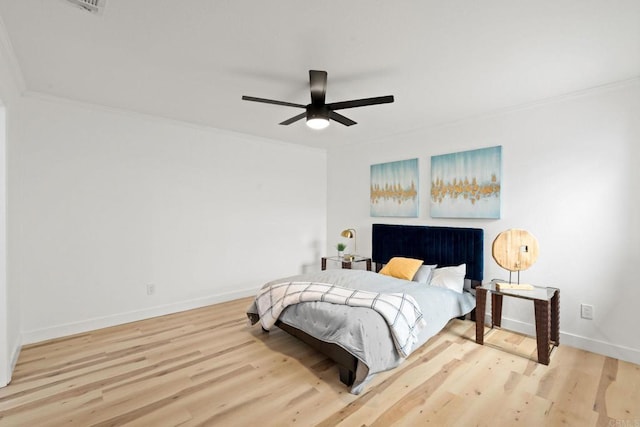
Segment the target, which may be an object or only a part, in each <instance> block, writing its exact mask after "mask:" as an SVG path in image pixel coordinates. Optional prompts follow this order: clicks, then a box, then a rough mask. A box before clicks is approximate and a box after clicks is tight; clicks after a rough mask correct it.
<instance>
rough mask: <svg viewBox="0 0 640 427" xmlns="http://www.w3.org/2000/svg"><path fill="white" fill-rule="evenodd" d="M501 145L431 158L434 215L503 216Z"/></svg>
mask: <svg viewBox="0 0 640 427" xmlns="http://www.w3.org/2000/svg"><path fill="white" fill-rule="evenodd" d="M501 174H502V146H497V147H490V148H481V149H478V150H471V151H462V152H459V153H452V154H443V155H440V156H432V157H431V216H432V217H433V218H493V219H497V218H500V206H501V201H500V189H501Z"/></svg>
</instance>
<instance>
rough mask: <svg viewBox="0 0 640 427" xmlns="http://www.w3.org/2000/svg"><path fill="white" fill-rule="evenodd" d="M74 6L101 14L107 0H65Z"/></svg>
mask: <svg viewBox="0 0 640 427" xmlns="http://www.w3.org/2000/svg"><path fill="white" fill-rule="evenodd" d="M67 1H68V2H69V3H71V4H72V5H74V6H77V7H79V8H81V9H83V10H86V11H87V12H91V13H94V14H96V15H101V14H102V12H103V11H104V4H105V2H106V1H107V0H67Z"/></svg>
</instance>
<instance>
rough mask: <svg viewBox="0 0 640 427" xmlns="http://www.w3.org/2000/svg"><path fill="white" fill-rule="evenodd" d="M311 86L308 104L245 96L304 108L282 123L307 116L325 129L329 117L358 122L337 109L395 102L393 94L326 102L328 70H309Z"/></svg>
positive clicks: (309, 121) (315, 126) (346, 122)
mask: <svg viewBox="0 0 640 427" xmlns="http://www.w3.org/2000/svg"><path fill="white" fill-rule="evenodd" d="M309 87H310V89H311V103H310V104H307V105H302V104H294V103H292V102H285V101H276V100H273V99H265V98H256V97H255V96H243V97H242V99H243V100H245V101H255V102H264V103H266V104H276V105H284V106H287V107H298V108H304V109H305V112H304V113H300V114H298V115H297V116H293V117H291V118H290V119H287V120H285V121H284V122H282V123H280V124H281V125H290V124H291V123H295V122H297V121H298V120H301V119H303V118H305V117H306V119H307V126H309V127H310V128H313V129H324V128H326V127H327V126H329V119H331V120H335V121H336V122H338V123H342V124H343V125H345V126H352V125H355V124H356V122H354V121H353V120H351V119H350V118H348V117H345V116H343V115H342V114H338V113H336V110H344V109H345V108H355V107H364V106H366V105H375V104H388V103H390V102H393V95H388V96H377V97H374V98H363V99H354V100H351V101H342V102H331V103H329V104H326V103H325V95H326V93H327V72H326V71H316V70H309Z"/></svg>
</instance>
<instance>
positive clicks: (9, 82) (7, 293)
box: [0, 20, 22, 387]
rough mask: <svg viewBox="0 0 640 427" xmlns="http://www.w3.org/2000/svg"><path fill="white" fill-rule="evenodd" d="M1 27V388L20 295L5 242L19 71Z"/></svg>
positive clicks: (15, 348)
mask: <svg viewBox="0 0 640 427" xmlns="http://www.w3.org/2000/svg"><path fill="white" fill-rule="evenodd" d="M10 55H11V52H10V48H9V46H8V45H7V44H6V35H5V34H4V26H3V24H2V22H1V20H0V387H2V386H4V385H6V384H7V383H8V382H9V380H10V379H11V372H12V367H13V366H14V365H15V362H16V361H17V358H18V354H19V351H20V294H19V288H18V286H17V285H16V284H15V283H12V282H11V281H9V280H8V275H9V270H10V265H9V259H10V254H9V252H8V245H7V234H8V232H7V228H8V227H7V221H8V218H7V210H8V209H7V202H8V186H9V184H8V181H7V157H8V151H9V147H8V141H9V140H12V139H13V140H15V137H16V135H15V133H14V132H13V127H12V116H11V107H12V106H13V105H14V104H15V103H16V100H17V98H18V97H19V93H20V91H21V87H22V81H21V80H20V78H19V73H17V72H16V70H15V69H13V68H12V67H11V66H10V64H11V61H10V60H9V59H8V58H9V56H10Z"/></svg>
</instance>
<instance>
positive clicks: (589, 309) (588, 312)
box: [580, 304, 593, 320]
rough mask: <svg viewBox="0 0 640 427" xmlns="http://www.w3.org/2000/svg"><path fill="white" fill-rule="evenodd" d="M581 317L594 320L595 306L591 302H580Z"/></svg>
mask: <svg viewBox="0 0 640 427" xmlns="http://www.w3.org/2000/svg"><path fill="white" fill-rule="evenodd" d="M580 317H582V318H583V319H588V320H593V306H592V305H589V304H580Z"/></svg>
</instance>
